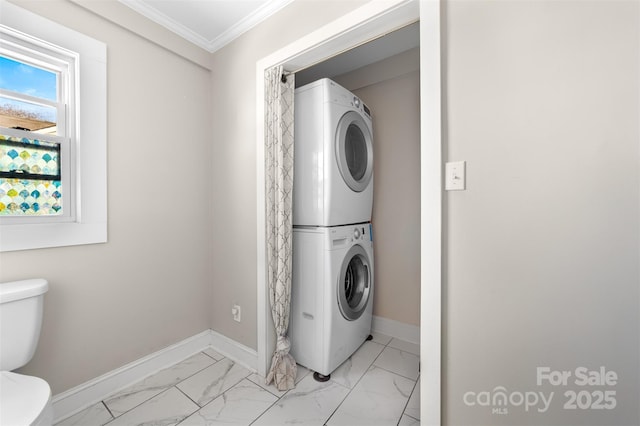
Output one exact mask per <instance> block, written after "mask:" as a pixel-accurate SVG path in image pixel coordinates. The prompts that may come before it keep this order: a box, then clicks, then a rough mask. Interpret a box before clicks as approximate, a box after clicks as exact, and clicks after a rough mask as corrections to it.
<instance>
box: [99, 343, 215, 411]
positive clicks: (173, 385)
mask: <svg viewBox="0 0 640 426" xmlns="http://www.w3.org/2000/svg"><path fill="white" fill-rule="evenodd" d="M199 353H203V352H202V351H200V352H197V353H195V354H193V355H191V356H190V357H187V358H185V359H183V360H182V361H180V362H177V363H175V364H174V365H172V366H170V367H167V368H163V369H162V370H159V371H157V372H155V373H153V374H150V375H148V376H146V377H144V378H143V379H141V380H139V381H137V382H135V383H134V384H132V385H131V386H130V387H133V386H135V384H136V383H140V382H142V381H144V380H146V379H148V378H150V377H152V376H154V375H156V374H158V373H160V372H162V371H165V370H170V369H172V368H174V367H175V366H176V365H178V364H180V363H183V362H184V361H186V360H188V359H189V358H191V357H193V356H196V355H198V354H199ZM203 354H204V353H203ZM204 355H205V356H207V357H208V358H211V359H212V360H213V364H209V365H208V366H206V367H204V368H201V369H199V370H198V371H196V372H195V373H193V374H191V375H189V376H188V377H185V378H184V379H182V380H180V381H179V382H176V383H174V384H172V385H167V387H165V388H164V389H162V390H161V391H159V392H158V393H156V394H153V395H151V396H150V397H149V398H147V399H145V400H144V401H142V402H140V403H139V404H137V405H135V406H133V407H131V408H130V409H128V410H127V411H124V412H122V413H121V414H119V415H117V416H114V415H113V412H112V411H111V410H109V406H108V405H107V403H106V402H105V401H107V400H108V399H109V398H112V397H113V396H115V395H116V394H115V393H114V394H113V395H111V396H110V397H107V398H105V399H103V400H102V401H101V402H102V403H103V404H104V406H105V407H107V410H109V413H110V414H111V416H113V420H115V419H117V418H119V417H121V416H124V415H125V414H127V413H128V412H129V411H132V410H135V409H136V408H138V407H139V406H141V405H142V404H144V403H145V402H147V401H150V400H151V399H153V398H155V397H156V396H158V395H160V394H162V393H164V392H166V391H168V390H169V389H171V388H172V387H175V388H177V389H178V390H180V389H179V388H178V385H179V384H180V383H182V382H184V381H185V380H187V379H189V378H191V377H193V376H195V375H196V374H198V373H200V372H201V371H203V370H205V369H207V368H209V367H211V366H212V365H214V364H216V363H217V362H218V361H216V360H215V359H213V358H212V357H210V356H209V355H207V354H204ZM125 389H128V388H124V389H122V390H121V391H120V392H122V391H123V390H125ZM147 389H149V388H147ZM142 390H144V389H141V391H142ZM189 399H191V398H189ZM196 405H198V404H197V403H196ZM113 420H109V422H111V421H113Z"/></svg>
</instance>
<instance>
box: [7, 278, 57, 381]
mask: <svg viewBox="0 0 640 426" xmlns="http://www.w3.org/2000/svg"><path fill="white" fill-rule="evenodd" d="M48 289H49V283H47V281H46V280H44V279H40V278H39V279H32V280H24V281H13V282H8V283H0V336H1V337H2V345H0V371H11V370H15V369H16V368H19V367H22V366H23V365H25V364H26V363H28V362H29V361H30V360H31V358H32V357H33V354H34V352H35V350H36V346H37V345H38V338H39V337H40V328H41V326H42V306H43V302H44V293H46V292H47V290H48Z"/></svg>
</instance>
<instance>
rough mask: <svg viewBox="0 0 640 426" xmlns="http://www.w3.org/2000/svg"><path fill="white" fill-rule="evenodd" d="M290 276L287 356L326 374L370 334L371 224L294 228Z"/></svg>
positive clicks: (371, 283) (371, 301)
mask: <svg viewBox="0 0 640 426" xmlns="http://www.w3.org/2000/svg"><path fill="white" fill-rule="evenodd" d="M292 273H293V274H292V286H291V312H290V316H289V336H290V339H291V354H292V355H293V357H294V358H295V360H296V361H297V362H298V363H299V364H301V365H303V366H305V367H307V368H309V369H311V370H313V371H315V372H316V373H319V374H321V375H323V376H329V375H330V374H331V372H332V371H333V370H335V369H336V368H337V367H338V366H340V364H342V363H343V362H344V361H345V360H347V358H349V357H350V356H351V355H352V354H353V353H354V352H355V351H356V349H358V347H360V345H361V344H362V343H363V342H364V341H365V340H367V338H368V337H369V333H370V332H371V318H372V311H373V289H374V284H373V283H374V279H373V239H372V232H371V225H370V224H369V223H361V224H355V225H347V226H334V227H330V228H327V227H308V228H306V227H305V228H294V229H293V271H292Z"/></svg>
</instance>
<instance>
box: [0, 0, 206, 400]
mask: <svg viewBox="0 0 640 426" xmlns="http://www.w3.org/2000/svg"><path fill="white" fill-rule="evenodd" d="M14 3H16V4H17V5H18V6H21V7H24V8H26V9H28V10H31V11H32V12H34V13H37V14H39V15H41V16H43V17H45V18H47V19H51V20H53V21H56V22H58V23H60V24H63V25H65V26H67V27H69V28H72V29H74V30H76V31H79V32H81V33H84V34H86V35H88V36H90V37H93V38H95V39H98V40H100V41H102V42H104V43H106V44H107V57H108V65H107V87H108V92H107V96H108V106H107V107H108V119H107V120H108V124H107V125H108V135H107V150H108V159H107V167H108V215H109V216H108V243H106V244H95V245H86V246H75V247H63V248H51V249H42V250H26V251H18V252H5V253H2V254H0V263H1V266H2V267H1V269H0V281H3V282H4V281H11V280H19V279H26V278H35V277H42V278H46V279H47V280H49V284H50V288H49V291H48V293H47V294H46V295H45V304H44V323H43V329H42V333H41V337H40V341H39V345H38V348H37V351H36V354H35V357H34V358H33V360H32V361H31V362H30V363H29V364H28V365H27V366H26V367H24V368H23V369H22V370H21V371H22V372H24V373H25V374H31V375H34V376H39V377H42V378H43V379H45V380H47V381H48V382H49V384H50V385H51V387H52V391H53V393H54V394H58V393H60V392H62V391H65V390H67V389H70V388H72V387H74V386H76V385H79V384H81V383H84V382H86V381H87V380H91V379H94V378H96V377H98V376H100V375H102V374H104V373H106V372H109V371H111V370H113V369H115V368H118V367H121V366H123V365H125V364H127V363H129V362H132V361H134V360H137V359H139V358H141V357H143V356H146V355H149V354H150V353H153V352H155V351H157V350H160V349H163V348H165V347H167V346H170V345H171V344H173V343H176V342H179V341H181V340H183V339H185V338H187V337H191V336H193V335H196V334H198V333H200V332H202V331H204V330H207V329H209V328H210V317H211V316H210V309H211V307H210V303H209V301H210V300H211V290H212V289H211V283H210V276H211V266H210V265H211V253H212V249H211V233H212V225H211V223H212V219H211V217H212V215H211V213H212V209H211V203H212V200H211V196H210V195H209V194H211V191H210V188H211V153H212V136H211V134H212V130H211V77H210V71H209V70H208V69H204V68H202V67H200V66H198V65H195V64H194V63H192V62H189V61H186V60H185V59H183V58H182V57H180V56H177V55H176V54H174V53H171V52H169V51H167V50H166V49H164V48H162V47H159V45H158V44H156V43H152V42H149V41H147V40H145V39H143V38H141V37H139V36H137V35H135V34H133V33H132V32H130V31H127V30H125V29H123V28H121V27H119V26H117V25H115V24H113V23H111V22H109V21H107V20H105V19H102V18H100V17H99V16H97V15H95V14H93V13H90V12H88V11H87V10H85V9H84V8H82V7H80V6H78V5H77V4H74V3H71V2H68V1H53V0H52V1H46V2H42V1H15V2H14ZM112 5H113V7H116V6H119V7H123V6H122V5H119V4H118V3H115V2H114V3H112ZM165 33H166V34H167V37H172V35H171V33H169V32H168V31H166V30H165ZM159 42H162V40H159Z"/></svg>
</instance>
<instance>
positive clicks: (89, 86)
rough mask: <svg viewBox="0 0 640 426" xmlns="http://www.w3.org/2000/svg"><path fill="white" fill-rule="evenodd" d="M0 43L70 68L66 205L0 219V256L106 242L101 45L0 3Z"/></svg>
mask: <svg viewBox="0 0 640 426" xmlns="http://www.w3.org/2000/svg"><path fill="white" fill-rule="evenodd" d="M0 39H1V40H2V41H7V42H8V41H10V42H11V43H20V40H22V41H24V44H22V47H23V48H24V49H25V52H28V51H30V50H31V51H34V49H37V50H38V51H39V52H40V53H42V52H43V51H44V52H47V53H49V54H54V53H55V54H56V55H60V54H61V53H63V54H66V55H67V56H68V57H69V58H72V61H71V66H72V67H73V70H71V73H70V76H71V84H72V85H73V87H70V88H69V91H68V93H69V96H70V97H72V99H71V100H72V102H70V105H71V106H72V107H71V108H70V109H69V110H68V111H67V112H66V114H65V115H66V116H67V118H66V122H65V123H64V124H65V129H66V130H65V131H66V136H65V137H67V138H68V140H69V142H68V145H69V146H70V149H68V150H66V151H68V152H66V153H64V152H63V153H62V155H61V156H62V161H63V164H62V167H63V173H64V172H65V169H66V170H67V171H66V174H67V176H68V178H69V181H68V183H66V184H65V183H63V191H64V192H63V197H68V198H67V200H68V201H70V204H69V206H68V207H67V206H65V207H63V215H60V216H33V217H32V216H20V217H18V216H10V217H4V216H3V217H0V251H3V252H4V251H16V250H28V249H37V248H47V247H63V246H71V245H79V244H94V243H103V242H106V241H107V167H106V162H107V161H106V158H107V149H106V147H107V123H106V117H107V71H106V69H107V49H106V45H105V44H104V43H102V42H100V41H97V40H95V39H93V38H90V37H88V36H86V35H84V34H81V33H78V32H76V31H74V30H71V29H69V28H67V27H64V26H62V25H60V24H57V23H55V22H52V21H49V20H48V19H45V18H43V17H41V16H39V15H36V14H34V13H32V12H29V11H27V10H24V9H22V8H20V7H18V6H16V5H14V4H11V3H9V2H7V1H5V0H0ZM34 46H35V47H34ZM53 56H55V55H53ZM65 185H68V186H65ZM63 199H64V198H63ZM65 208H66V210H67V211H66V212H65V211H64V210H65Z"/></svg>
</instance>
